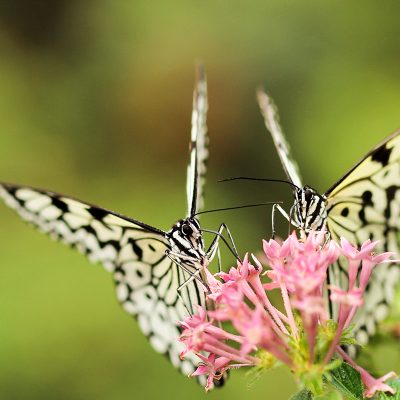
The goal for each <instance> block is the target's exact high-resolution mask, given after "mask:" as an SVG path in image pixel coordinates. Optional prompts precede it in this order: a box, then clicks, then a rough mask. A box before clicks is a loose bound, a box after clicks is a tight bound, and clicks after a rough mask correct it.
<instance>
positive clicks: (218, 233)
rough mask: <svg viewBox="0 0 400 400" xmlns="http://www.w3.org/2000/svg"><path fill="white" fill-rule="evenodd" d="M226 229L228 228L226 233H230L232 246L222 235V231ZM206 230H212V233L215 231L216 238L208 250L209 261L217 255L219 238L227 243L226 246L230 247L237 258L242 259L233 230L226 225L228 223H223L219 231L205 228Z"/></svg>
mask: <svg viewBox="0 0 400 400" xmlns="http://www.w3.org/2000/svg"><path fill="white" fill-rule="evenodd" d="M224 229H225V230H226V233H227V234H228V237H229V241H230V242H231V244H232V247H231V246H230V244H229V243H228V241H227V240H226V239H225V238H224V236H223V235H222V232H223V231H224ZM203 230H204V231H205V232H210V233H214V234H215V238H214V240H213V241H212V243H211V245H210V247H209V248H208V250H207V252H206V253H207V257H208V259H209V261H210V262H211V261H212V260H213V258H214V256H215V252H216V250H217V249H218V248H219V239H222V240H223V242H224V243H225V244H226V246H227V247H228V249H229V250H230V251H231V253H232V254H233V255H234V256H235V258H236V259H237V260H239V261H240V262H241V261H242V260H241V259H240V257H239V254H238V251H237V248H236V245H235V242H234V240H233V237H232V234H231V231H230V230H229V228H228V227H227V226H226V224H224V223H222V224H221V225H220V226H219V228H218V231H211V230H206V229H203Z"/></svg>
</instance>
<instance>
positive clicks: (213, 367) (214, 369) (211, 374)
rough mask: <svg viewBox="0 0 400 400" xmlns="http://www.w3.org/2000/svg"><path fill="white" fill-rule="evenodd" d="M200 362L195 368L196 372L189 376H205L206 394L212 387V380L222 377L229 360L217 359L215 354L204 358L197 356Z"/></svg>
mask: <svg viewBox="0 0 400 400" xmlns="http://www.w3.org/2000/svg"><path fill="white" fill-rule="evenodd" d="M198 357H199V358H200V359H201V360H202V362H201V363H200V364H199V366H198V367H197V369H196V371H194V372H193V374H192V375H191V376H199V375H207V383H206V386H205V389H206V392H208V391H209V390H210V389H212V388H213V387H214V380H219V379H221V378H222V377H223V375H224V372H225V370H226V365H227V364H228V363H229V361H230V360H229V358H224V357H218V358H216V356H215V354H210V355H209V356H208V357H204V356H202V355H199V354H198Z"/></svg>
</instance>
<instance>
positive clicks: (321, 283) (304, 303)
mask: <svg viewBox="0 0 400 400" xmlns="http://www.w3.org/2000/svg"><path fill="white" fill-rule="evenodd" d="M376 244H377V243H376V242H371V241H369V240H368V241H366V242H365V243H364V244H363V245H362V247H361V249H360V250H358V249H357V248H355V247H353V246H352V245H351V244H350V243H349V242H348V241H347V240H346V239H343V238H342V239H341V243H340V246H339V245H338V244H337V243H336V242H335V241H333V240H328V239H327V234H326V231H325V230H322V231H319V232H311V233H310V234H309V235H308V236H307V237H304V238H301V239H299V238H298V237H297V236H296V234H295V233H293V234H292V235H290V236H289V237H288V239H286V240H285V241H284V242H283V243H279V242H277V241H275V240H270V241H264V242H263V249H264V253H265V259H266V263H267V264H268V266H269V268H268V269H266V270H265V269H264V267H263V265H262V264H261V263H260V261H259V260H258V259H257V258H256V257H254V256H252V259H253V262H254V263H253V264H252V263H251V262H250V261H249V258H248V256H247V255H246V256H245V258H244V260H243V262H242V263H238V266H237V267H236V268H234V267H232V268H231V269H230V270H229V272H228V273H224V272H221V273H217V274H215V275H213V274H211V273H210V272H209V271H208V270H206V276H207V286H208V287H209V290H210V293H209V294H208V298H209V299H210V300H213V302H212V303H213V304H214V307H213V309H208V310H205V309H203V308H201V307H198V309H197V313H196V314H195V315H193V316H190V317H188V318H186V319H185V320H184V321H183V322H181V326H182V329H183V332H182V335H181V337H180V341H182V342H183V343H184V344H185V346H186V348H185V350H184V351H183V352H182V354H181V357H185V354H186V353H187V352H193V353H195V354H196V355H197V356H198V357H199V358H200V359H201V362H200V365H199V367H198V369H197V370H196V371H195V372H194V374H193V375H195V376H197V375H206V376H207V384H206V390H208V389H210V388H212V387H213V382H214V380H218V379H220V378H221V377H222V376H223V374H224V373H225V372H226V371H227V370H228V369H231V368H239V367H242V366H258V367H269V366H271V363H274V362H280V363H284V364H286V365H288V366H289V368H290V369H291V370H292V371H293V372H294V373H295V375H296V376H297V378H298V379H300V380H301V378H302V377H304V376H306V375H307V371H308V370H311V369H313V371H315V370H318V371H320V373H321V375H320V378H321V379H320V380H321V382H322V375H323V373H325V372H326V371H328V370H329V368H333V365H335V366H337V362H336V363H335V362H332V358H333V356H334V354H335V353H336V354H338V355H339V356H340V357H341V358H343V359H345V360H346V361H348V362H349V361H350V362H351V363H352V365H353V367H355V368H356V369H358V370H359V371H360V373H361V376H362V379H363V382H364V384H365V386H366V393H365V394H366V395H367V396H372V395H373V394H374V393H375V391H377V390H382V391H389V392H393V389H392V388H391V387H389V386H388V385H386V384H385V383H384V380H385V379H383V378H381V379H375V378H373V377H372V376H371V375H369V374H368V373H367V372H366V371H365V370H363V369H362V368H361V367H358V365H356V364H355V363H354V361H352V360H351V359H350V358H349V357H348V356H347V354H346V353H345V352H343V351H342V350H341V348H340V344H341V339H342V336H343V335H344V330H346V328H348V327H349V324H350V323H351V321H352V319H353V317H354V315H355V313H356V311H357V309H358V308H359V307H361V306H362V304H363V294H364V291H365V289H366V286H367V283H368V280H369V278H370V276H371V273H372V270H373V268H374V267H375V266H376V265H378V264H380V263H382V262H387V261H388V259H389V257H390V256H391V253H383V254H380V255H375V254H374V253H373V249H374V247H375V246H376ZM340 256H342V258H343V259H344V260H345V262H346V263H347V271H348V287H347V288H339V287H333V286H331V287H328V289H329V292H330V295H329V298H330V301H331V302H332V303H336V304H337V307H338V312H337V315H338V318H337V320H336V321H332V320H330V317H329V315H328V314H329V313H328V311H327V310H328V306H327V303H328V299H327V296H326V292H327V291H326V289H327V272H328V269H329V268H330V267H331V266H332V264H334V263H335V262H336V261H337V260H338V259H339V257H340ZM341 263H343V261H342V259H341ZM274 290H279V291H280V294H281V298H282V307H280V308H281V310H282V311H280V310H279V308H278V307H276V306H274V305H273V304H272V302H271V301H270V292H271V291H274ZM226 326H229V328H226V329H224V327H226ZM232 327H233V329H232ZM266 355H268V357H266ZM266 360H268V361H267V362H266ZM266 364H268V365H266ZM390 376H392V375H390ZM384 378H387V377H386V376H385V377H384ZM305 381H306V382H307V378H306V379H305ZM303 383H304V382H303ZM317 384H318V383H317ZM311 387H312V385H311Z"/></svg>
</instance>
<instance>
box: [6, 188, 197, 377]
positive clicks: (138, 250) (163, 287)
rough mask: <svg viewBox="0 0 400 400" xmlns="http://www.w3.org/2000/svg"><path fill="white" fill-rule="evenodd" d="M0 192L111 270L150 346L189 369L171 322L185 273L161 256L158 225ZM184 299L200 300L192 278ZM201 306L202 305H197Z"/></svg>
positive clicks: (20, 192)
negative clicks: (156, 226)
mask: <svg viewBox="0 0 400 400" xmlns="http://www.w3.org/2000/svg"><path fill="white" fill-rule="evenodd" d="M0 197H2V198H3V199H4V201H5V202H6V204H7V205H8V206H10V207H11V208H13V209H14V210H15V211H17V213H18V214H19V215H20V216H21V217H22V218H23V219H24V220H26V221H28V222H29V223H31V224H33V225H34V226H35V227H37V228H39V229H40V230H41V231H43V232H45V233H48V234H49V235H50V236H51V237H52V238H54V239H57V240H60V241H62V242H64V243H66V244H69V245H71V246H73V247H76V248H77V249H78V250H80V251H81V252H82V253H85V254H86V255H87V256H88V258H89V260H90V261H92V262H100V263H101V264H103V266H104V268H105V269H106V270H107V271H108V272H110V273H111V274H112V275H113V279H114V282H115V286H116V294H117V298H118V300H119V301H120V303H121V305H122V307H123V308H124V310H125V311H127V312H128V313H129V314H130V315H132V316H134V317H136V318H137V320H138V323H139V326H140V329H141V330H142V332H143V333H144V334H145V335H146V336H147V337H148V339H149V340H150V343H151V345H152V346H153V348H154V349H155V350H156V351H158V352H159V353H163V354H166V355H167V356H168V357H169V359H170V361H171V362H172V364H173V365H174V366H175V367H177V368H179V369H180V370H181V371H182V372H183V373H184V374H189V373H191V372H193V370H194V366H195V365H196V364H197V363H198V360H196V359H195V358H194V357H193V358H192V359H190V358H188V359H186V360H185V361H182V360H180V358H179V354H180V352H181V351H182V348H181V344H180V343H179V342H178V341H177V338H178V336H179V327H178V325H177V321H179V320H182V319H183V318H184V317H185V316H186V315H187V312H186V309H185V307H184V305H183V303H182V302H181V301H180V300H179V299H178V297H177V291H176V288H177V287H178V286H179V285H180V284H181V283H182V282H184V281H185V280H187V279H188V276H186V274H185V273H184V272H183V271H182V269H181V268H179V267H178V266H177V265H176V264H174V263H172V262H171V260H170V259H169V258H168V257H167V256H166V254H165V251H166V250H167V249H169V248H170V244H169V242H168V239H167V238H166V236H165V233H164V232H163V231H161V230H158V229H156V228H153V227H151V226H148V225H146V224H143V223H141V222H139V221H135V220H133V219H130V218H127V217H124V216H122V215H119V214H116V213H114V212H112V211H108V210H105V209H103V208H100V207H97V206H93V205H90V204H86V203H83V202H81V201H78V200H75V199H72V198H70V197H66V196H63V195H59V194H56V193H52V192H48V191H43V190H39V189H34V188H30V187H24V186H17V185H13V184H1V185H0ZM181 295H182V297H183V300H184V302H185V304H203V303H204V293H202V292H201V289H200V288H199V287H198V286H197V285H196V284H195V283H194V284H191V285H187V286H186V287H185V290H183V291H182V293H181ZM203 305H204V304H203Z"/></svg>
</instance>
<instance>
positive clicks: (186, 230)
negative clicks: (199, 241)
mask: <svg viewBox="0 0 400 400" xmlns="http://www.w3.org/2000/svg"><path fill="white" fill-rule="evenodd" d="M182 232H183V233H184V234H185V235H187V236H190V235H191V234H192V233H193V229H192V228H191V227H190V226H189V225H188V224H184V225H182Z"/></svg>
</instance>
